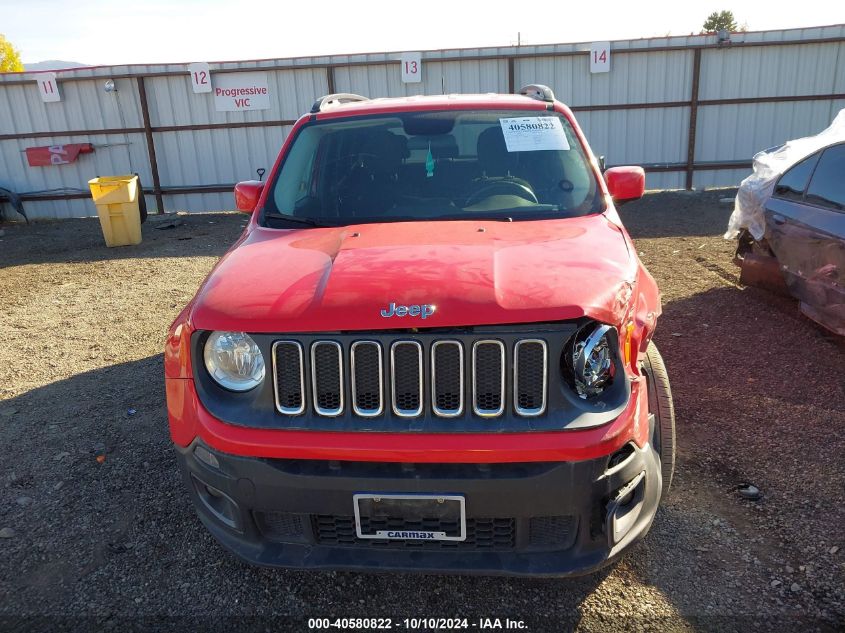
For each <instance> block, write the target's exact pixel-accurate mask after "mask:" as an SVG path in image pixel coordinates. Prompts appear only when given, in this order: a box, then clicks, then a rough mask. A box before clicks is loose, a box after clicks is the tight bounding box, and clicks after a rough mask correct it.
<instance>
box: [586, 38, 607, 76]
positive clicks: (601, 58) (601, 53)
mask: <svg viewBox="0 0 845 633" xmlns="http://www.w3.org/2000/svg"><path fill="white" fill-rule="evenodd" d="M590 72H591V73H609V72H610V42H594V43H593V44H592V45H591V46H590Z"/></svg>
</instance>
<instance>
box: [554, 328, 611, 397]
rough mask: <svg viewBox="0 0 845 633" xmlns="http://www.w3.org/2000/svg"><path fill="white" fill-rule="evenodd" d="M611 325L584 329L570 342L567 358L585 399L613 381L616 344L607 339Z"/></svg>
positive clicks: (577, 385)
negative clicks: (614, 347) (614, 345)
mask: <svg viewBox="0 0 845 633" xmlns="http://www.w3.org/2000/svg"><path fill="white" fill-rule="evenodd" d="M611 329H612V328H611V326H609V325H595V326H588V327H585V328H582V329H581V330H579V331H578V333H577V334H576V335H575V336H574V337H573V342H572V343H571V344H570V345H567V348H566V351H565V352H564V354H565V355H566V358H565V361H566V364H567V368H568V369H569V373H570V374H571V376H572V379H573V382H574V383H575V384H574V386H575V390H576V391H577V392H578V395H579V396H581V397H582V398H585V399H586V398H590V397H592V396H597V395H599V394H600V393H601V392H602V391H604V389H605V387H607V386H608V385H609V384H610V383H611V382H612V381H613V373H614V365H613V347H612V345H611V342H610V340H609V338H608V336H607V335H608V332H610V330H611Z"/></svg>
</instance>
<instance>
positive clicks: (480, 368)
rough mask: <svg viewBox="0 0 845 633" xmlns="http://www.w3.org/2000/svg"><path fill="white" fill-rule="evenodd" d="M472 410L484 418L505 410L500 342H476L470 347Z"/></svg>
mask: <svg viewBox="0 0 845 633" xmlns="http://www.w3.org/2000/svg"><path fill="white" fill-rule="evenodd" d="M472 408H473V411H475V413H476V415H480V416H481V417H484V418H491V417H495V416H498V415H501V414H502V413H503V412H504V410H505V346H504V344H503V343H502V342H501V341H495V340H483V341H476V342H475V343H474V344H473V346H472Z"/></svg>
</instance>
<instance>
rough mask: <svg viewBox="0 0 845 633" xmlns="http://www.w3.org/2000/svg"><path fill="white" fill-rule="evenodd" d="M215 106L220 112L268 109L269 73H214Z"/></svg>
mask: <svg viewBox="0 0 845 633" xmlns="http://www.w3.org/2000/svg"><path fill="white" fill-rule="evenodd" d="M213 82H214V90H213V92H214V108H215V109H216V110H217V111H218V112H239V111H241V110H268V109H269V108H270V91H269V89H268V88H267V73H214V78H213Z"/></svg>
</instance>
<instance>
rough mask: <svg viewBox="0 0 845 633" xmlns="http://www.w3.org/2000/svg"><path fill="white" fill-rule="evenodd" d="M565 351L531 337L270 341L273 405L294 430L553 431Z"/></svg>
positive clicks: (372, 336) (379, 336)
mask: <svg viewBox="0 0 845 633" xmlns="http://www.w3.org/2000/svg"><path fill="white" fill-rule="evenodd" d="M562 345H563V342H562V341H559V340H557V339H553V340H548V339H547V338H546V337H545V336H542V337H540V336H538V335H537V333H529V332H526V334H525V335H523V336H521V335H520V334H519V333H515V334H505V335H498V334H497V333H492V332H491V333H487V334H486V336H485V335H484V334H482V335H480V336H479V335H472V334H466V333H463V332H460V333H455V334H451V333H447V334H445V335H441V336H438V335H437V334H436V333H420V334H419V335H417V334H416V333H408V334H405V333H381V332H379V333H369V334H364V336H363V337H357V336H355V335H352V334H338V335H337V338H334V337H333V338H331V339H329V338H321V337H320V336H319V335H313V334H305V335H303V336H302V337H299V336H297V338H296V339H293V338H288V339H276V340H271V341H269V342H268V348H270V349H268V351H271V354H270V355H271V357H272V360H273V367H272V371H273V380H272V382H271V388H272V390H273V394H272V396H271V398H273V399H274V404H275V406H274V409H275V413H276V414H277V415H280V416H283V417H285V418H287V419H288V423H289V424H290V428H317V429H323V430H330V429H332V428H344V429H349V428H350V426H349V425H350V424H354V419H356V418H357V419H358V420H361V424H364V425H365V426H364V427H363V428H362V430H372V431H376V430H379V429H381V428H385V429H390V428H393V427H392V426H382V424H388V425H389V420H390V418H393V419H394V420H398V419H403V420H407V421H408V423H409V424H411V425H412V428H423V427H420V426H419V425H420V424H424V425H425V427H426V428H431V426H430V425H438V424H439V425H440V426H435V427H434V428H438V429H439V430H440V431H448V430H450V428H453V427H452V426H451V425H453V424H454V425H455V426H454V428H455V430H472V431H477V430H481V429H483V428H488V427H485V426H481V427H479V426H474V425H477V424H479V423H481V422H483V421H484V420H488V421H490V423H494V420H495V424H498V425H501V423H500V422H499V420H502V423H504V424H510V423H509V422H508V421H507V420H508V418H509V417H512V418H523V419H528V418H531V419H532V420H535V422H532V423H531V425H530V426H529V427H528V428H530V429H531V430H536V429H537V428H538V427H537V426H536V425H537V424H538V422H537V421H539V424H541V425H543V426H542V428H546V427H548V426H551V425H553V424H554V419H552V418H548V415H547V414H548V412H549V410H550V409H551V408H552V407H557V406H559V404H561V403H559V402H558V401H557V400H555V398H556V395H555V394H553V393H551V392H550V391H549V385H550V378H549V375H548V372H549V371H550V368H552V367H554V363H552V362H551V360H550V358H551V357H555V356H556V354H558V353H560V349H561V348H562ZM269 390H270V389H268V391H269ZM388 400H389V403H388ZM470 403H471V405H470ZM553 403H555V404H553ZM563 406H564V407H565V406H567V405H566V403H565V402H564V403H563ZM309 413H310V414H311V415H313V416H314V418H315V420H313V421H308V420H307V419H306V418H307V415H308V414H309ZM303 416H306V418H304V417H303ZM320 418H322V419H323V420H324V422H323V423H322V424H321V423H320V422H318V421H317V419H320ZM331 420H337V422H330V421H331ZM365 420H366V422H364V421H365ZM412 420H413V422H412ZM473 420H474V421H473ZM333 424H334V425H335V426H332V425H333ZM414 425H416V426H414ZM496 428H497V429H500V428H501V426H498V427H496ZM517 428H521V427H517Z"/></svg>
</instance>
